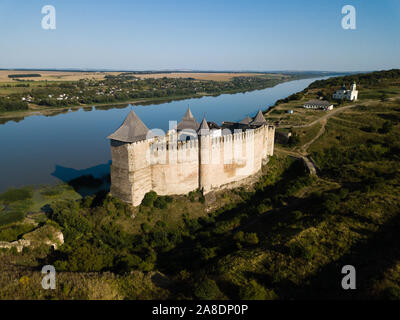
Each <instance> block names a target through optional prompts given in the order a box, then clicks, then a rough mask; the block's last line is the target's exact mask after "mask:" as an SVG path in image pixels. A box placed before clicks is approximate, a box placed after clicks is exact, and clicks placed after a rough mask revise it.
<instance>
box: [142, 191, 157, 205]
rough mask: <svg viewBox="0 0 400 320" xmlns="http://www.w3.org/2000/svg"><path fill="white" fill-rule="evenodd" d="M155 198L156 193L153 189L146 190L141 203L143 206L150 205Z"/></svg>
mask: <svg viewBox="0 0 400 320" xmlns="http://www.w3.org/2000/svg"><path fill="white" fill-rule="evenodd" d="M156 199H157V193H155V192H154V191H150V192H147V193H146V194H145V195H144V198H143V200H142V205H143V206H145V207H152V206H153V204H154V201H155V200H156Z"/></svg>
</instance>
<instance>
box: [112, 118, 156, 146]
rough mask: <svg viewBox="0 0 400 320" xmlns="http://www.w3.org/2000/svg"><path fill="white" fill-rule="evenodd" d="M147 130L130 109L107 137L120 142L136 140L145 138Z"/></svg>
mask: <svg viewBox="0 0 400 320" xmlns="http://www.w3.org/2000/svg"><path fill="white" fill-rule="evenodd" d="M148 132H149V128H147V127H146V125H145V124H144V123H143V121H142V120H140V118H139V117H138V116H137V115H136V113H135V112H133V110H131V112H129V114H128V116H127V117H126V119H125V120H124V122H123V123H122V125H121V126H120V127H119V128H118V129H117V130H116V131H115V132H114V133H113V134H111V135H109V136H108V139H112V140H117V141H122V142H136V141H140V140H146V136H147V133H148Z"/></svg>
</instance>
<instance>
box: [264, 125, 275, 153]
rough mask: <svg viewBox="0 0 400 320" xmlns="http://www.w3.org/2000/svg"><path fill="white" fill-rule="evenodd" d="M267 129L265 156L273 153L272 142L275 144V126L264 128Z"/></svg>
mask: <svg viewBox="0 0 400 320" xmlns="http://www.w3.org/2000/svg"><path fill="white" fill-rule="evenodd" d="M265 130H267V146H266V148H265V149H266V150H267V156H273V155H274V144H275V127H274V126H268V127H266V128H265Z"/></svg>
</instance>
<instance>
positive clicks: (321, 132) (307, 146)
mask: <svg viewBox="0 0 400 320" xmlns="http://www.w3.org/2000/svg"><path fill="white" fill-rule="evenodd" d="M321 122H322V127H321V129H319V131H318V133H317V135H316V136H315V137H314V138H312V139H311V140H310V141H308V142H307V143H305V144H303V145H302V146H301V147H300V153H302V154H308V152H307V149H308V148H309V147H310V146H311V145H312V144H313V143H314V142H315V141H316V140H317V139H318V138H319V137H320V136H322V135H323V134H324V132H325V126H326V123H327V122H328V121H327V119H326V118H325V119H323V120H322V121H321Z"/></svg>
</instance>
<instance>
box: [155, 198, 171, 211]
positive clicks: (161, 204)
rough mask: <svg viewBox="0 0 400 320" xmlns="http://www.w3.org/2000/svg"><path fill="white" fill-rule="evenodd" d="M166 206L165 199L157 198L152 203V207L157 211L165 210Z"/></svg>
mask: <svg viewBox="0 0 400 320" xmlns="http://www.w3.org/2000/svg"><path fill="white" fill-rule="evenodd" d="M167 206H168V203H167V201H166V199H165V197H158V198H157V199H156V200H155V201H154V207H156V208H158V209H165V208H166V207H167Z"/></svg>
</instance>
